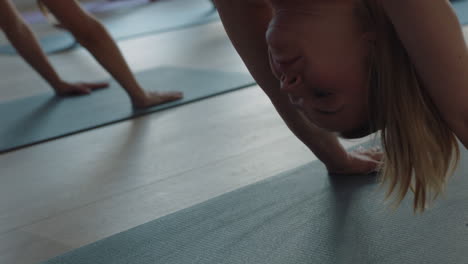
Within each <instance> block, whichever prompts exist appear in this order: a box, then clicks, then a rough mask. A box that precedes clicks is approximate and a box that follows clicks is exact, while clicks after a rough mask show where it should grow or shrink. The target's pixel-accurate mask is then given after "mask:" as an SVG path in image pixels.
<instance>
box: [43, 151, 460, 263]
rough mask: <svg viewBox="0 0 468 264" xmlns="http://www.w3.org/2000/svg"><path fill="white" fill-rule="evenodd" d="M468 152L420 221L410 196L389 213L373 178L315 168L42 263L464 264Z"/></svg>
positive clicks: (316, 165) (314, 165)
mask: <svg viewBox="0 0 468 264" xmlns="http://www.w3.org/2000/svg"><path fill="white" fill-rule="evenodd" d="M278 151H281V150H278ZM467 154H468V153H467V151H466V150H465V151H463V154H462V155H463V156H462V161H461V163H460V167H459V169H458V171H457V173H456V175H455V176H453V177H452V178H451V180H450V182H449V184H448V188H447V194H446V198H439V200H438V201H437V202H436V203H435V204H434V205H433V207H432V208H431V209H430V210H428V211H426V212H425V213H424V214H422V215H414V214H413V212H412V208H411V198H412V197H411V195H410V196H409V197H407V199H405V200H404V201H403V203H402V205H401V206H400V207H399V208H398V209H397V210H396V211H392V210H390V209H388V205H387V204H384V203H383V198H384V195H383V190H381V189H379V185H378V184H377V179H376V176H375V175H367V176H364V175H343V176H336V175H330V176H329V175H327V173H326V171H325V169H324V166H323V165H322V164H321V163H320V162H312V163H310V164H307V165H305V166H303V167H300V168H297V169H294V170H291V171H288V172H286V173H282V174H280V175H277V176H274V177H272V178H270V179H267V180H264V181H261V182H259V183H256V184H252V185H250V186H247V187H244V188H241V189H238V190H236V191H233V192H231V193H227V194H224V195H222V196H219V197H217V198H213V199H211V200H208V201H206V202H204V203H201V204H198V205H195V206H193V207H191V208H188V209H184V210H181V211H178V212H176V213H173V214H170V215H168V216H165V217H162V218H159V219H156V220H154V221H151V222H149V223H146V224H143V225H141V226H138V227H135V228H133V229H130V230H127V231H124V232H122V233H119V234H116V235H114V236H111V237H108V238H106V239H103V240H100V241H98V242H95V243H93V244H90V245H87V246H84V247H82V248H79V249H77V250H73V251H70V252H68V253H66V254H64V255H62V256H58V257H56V258H53V259H51V260H49V261H46V262H44V263H43V264H59V263H60V264H88V263H93V264H109V263H112V264H123V263H131V264H153V263H164V264H185V263H203V264H223V263H226V264H228V263H229V264H245V263H255V264H263V263H264V264H296V263H297V264H308V263H310V264H317V263H320V264H349V263H372V264H395V263H404V264H413V263H414V264H416V263H418V264H422V263H424V264H440V263H447V264H448V263H450V264H465V263H468V192H467V190H468V175H466V174H467V172H468V157H467ZM121 217H126V216H125V215H122V216H121Z"/></svg>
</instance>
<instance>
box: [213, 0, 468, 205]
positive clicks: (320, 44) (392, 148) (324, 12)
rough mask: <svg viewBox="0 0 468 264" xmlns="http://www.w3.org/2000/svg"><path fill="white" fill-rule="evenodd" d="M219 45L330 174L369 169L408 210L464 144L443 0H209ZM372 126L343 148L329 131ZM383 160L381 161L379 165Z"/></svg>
mask: <svg viewBox="0 0 468 264" xmlns="http://www.w3.org/2000/svg"><path fill="white" fill-rule="evenodd" d="M215 4H216V5H217V8H218V11H219V13H220V15H221V19H222V21H223V24H224V26H225V28H226V31H227V33H228V35H229V37H230V38H231V41H232V43H233V45H234V46H235V48H236V49H237V51H238V52H239V54H240V55H241V57H242V58H243V60H244V62H245V64H246V65H247V67H248V68H249V70H250V72H251V73H252V75H253V76H254V78H255V79H256V80H257V82H258V84H259V85H260V87H261V88H262V89H263V90H264V91H265V93H266V94H267V95H268V96H269V98H270V99H271V101H272V103H273V105H274V106H275V108H276V109H277V111H278V113H279V114H280V115H281V117H282V118H283V120H284V121H285V122H286V124H287V125H288V126H289V128H290V129H291V130H292V131H293V132H294V133H295V134H296V136H297V137H298V138H299V139H301V140H302V142H303V143H304V144H306V145H307V146H308V147H309V148H310V150H311V151H312V152H313V153H315V154H316V156H317V157H318V158H319V159H320V160H321V161H322V162H323V163H324V164H325V165H326V166H327V168H328V170H329V172H333V173H346V174H348V173H349V174H354V173H368V172H371V171H375V170H381V179H382V181H383V182H384V183H388V184H389V189H388V193H387V195H391V194H395V195H396V196H395V198H396V199H395V201H396V202H400V201H401V200H402V199H403V198H404V196H405V195H406V194H407V192H408V191H409V190H411V191H412V192H413V193H414V208H415V210H424V208H425V206H426V204H427V201H429V199H428V198H435V197H436V196H437V195H438V194H440V193H441V192H442V191H443V187H444V183H445V182H446V178H447V177H448V176H449V175H450V174H451V173H452V169H453V168H455V164H456V162H457V161H458V156H459V149H458V143H457V140H456V138H457V137H458V139H459V140H460V141H461V142H462V143H463V145H464V146H465V148H466V147H468V53H467V47H466V43H465V40H464V38H463V34H462V30H461V26H460V24H459V22H458V20H457V18H456V16H455V14H454V12H453V10H452V8H451V6H450V3H449V1H448V0H431V1H427V0H411V1H408V0H288V1H285V0H239V1H231V0H216V1H215ZM377 130H380V131H381V137H382V141H381V142H382V151H380V150H379V149H377V148H374V149H367V150H359V151H354V152H347V151H346V150H345V149H344V148H343V147H342V146H341V145H340V143H339V141H338V139H337V136H336V135H337V134H338V135H339V136H342V137H345V138H356V137H361V136H365V135H368V134H370V133H372V132H375V131H377ZM382 162H383V164H382Z"/></svg>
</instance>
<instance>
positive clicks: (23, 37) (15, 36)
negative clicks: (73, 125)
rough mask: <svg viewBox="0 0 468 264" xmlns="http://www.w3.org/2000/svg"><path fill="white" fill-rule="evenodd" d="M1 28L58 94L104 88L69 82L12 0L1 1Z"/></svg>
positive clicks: (86, 92) (87, 91) (92, 84)
mask: <svg viewBox="0 0 468 264" xmlns="http://www.w3.org/2000/svg"><path fill="white" fill-rule="evenodd" d="M0 12H1V15H0V28H1V29H2V30H3V31H4V32H5V35H6V36H7V38H8V40H9V41H10V42H11V44H12V45H13V46H14V47H15V48H16V50H17V52H18V53H19V54H20V55H21V56H22V57H23V58H24V59H25V60H26V62H27V63H28V64H29V65H31V66H32V67H33V68H34V69H35V70H36V71H37V72H38V73H39V74H40V75H41V76H42V78H44V79H45V80H46V81H47V82H48V83H49V84H50V86H52V87H53V88H54V90H55V92H56V93H57V94H58V95H67V94H88V93H90V92H91V90H93V89H98V88H104V87H106V86H107V84H106V83H68V82H65V81H63V80H62V79H61V78H60V77H59V76H58V74H57V72H56V71H55V70H54V68H53V67H52V65H51V64H50V62H49V60H48V59H47V57H46V55H45V54H44V52H43V51H42V49H41V47H40V46H39V43H38V41H37V39H36V37H35V36H34V34H33V32H32V31H31V29H30V28H29V27H28V25H26V23H25V22H24V20H23V18H22V17H21V16H20V14H18V12H17V11H16V9H15V7H14V6H13V4H12V3H11V1H9V0H6V1H0Z"/></svg>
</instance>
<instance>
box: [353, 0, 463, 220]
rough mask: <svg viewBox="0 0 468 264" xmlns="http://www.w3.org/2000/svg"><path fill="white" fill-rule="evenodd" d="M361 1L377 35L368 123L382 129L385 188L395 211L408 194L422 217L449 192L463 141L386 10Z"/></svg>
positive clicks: (364, 18) (360, 12)
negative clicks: (433, 96)
mask: <svg viewBox="0 0 468 264" xmlns="http://www.w3.org/2000/svg"><path fill="white" fill-rule="evenodd" d="M377 2H378V1H375V0H358V5H357V6H358V8H357V13H358V16H359V18H360V19H361V21H362V22H363V29H364V30H366V31H370V32H372V33H373V34H374V33H375V42H374V43H372V44H371V45H370V46H371V48H370V54H369V57H368V63H369V69H370V70H369V109H370V111H369V112H370V116H369V120H370V123H371V125H372V126H373V129H374V130H381V142H382V148H383V152H384V160H383V161H384V163H383V167H382V169H381V173H380V179H381V182H382V186H383V185H384V184H389V186H388V191H387V194H386V198H387V199H388V198H389V197H391V196H392V194H395V201H394V203H393V205H394V206H397V205H399V204H400V203H401V201H402V200H403V198H404V197H405V196H406V194H407V193H408V191H409V190H411V191H412V192H413V194H414V200H413V208H414V211H415V212H417V211H419V212H422V211H424V209H425V208H426V206H427V204H428V202H429V199H431V198H432V199H431V201H433V200H434V199H435V198H437V196H438V195H439V194H441V193H443V191H444V187H445V183H446V180H447V178H448V177H449V176H450V175H451V174H453V172H454V170H455V168H456V166H457V163H458V160H459V156H460V151H459V148H458V142H457V139H456V137H455V135H454V134H453V132H452V131H451V130H450V128H449V127H448V125H447V124H446V122H445V121H444V119H443V118H442V117H441V115H440V113H439V111H438V110H437V107H436V106H435V104H434V102H433V101H432V99H431V97H430V96H429V94H428V92H427V90H426V89H425V88H424V85H423V83H422V82H421V81H420V80H419V77H418V75H417V72H416V70H415V67H414V65H413V63H412V62H411V59H410V57H409V55H408V54H407V52H406V50H405V48H404V46H403V44H402V42H401V41H400V39H399V37H398V34H397V33H396V31H395V29H394V27H393V25H392V23H391V21H390V20H389V18H388V17H387V15H386V14H385V12H384V10H383V8H382V6H380V4H378V3H377Z"/></svg>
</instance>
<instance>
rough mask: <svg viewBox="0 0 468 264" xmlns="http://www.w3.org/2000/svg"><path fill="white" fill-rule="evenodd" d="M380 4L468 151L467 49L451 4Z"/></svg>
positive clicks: (408, 0) (420, 0)
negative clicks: (415, 15)
mask: <svg viewBox="0 0 468 264" xmlns="http://www.w3.org/2000/svg"><path fill="white" fill-rule="evenodd" d="M380 1H381V3H382V5H383V7H384V9H385V12H386V13H387V15H388V16H389V18H390V20H391V21H392V23H393V24H394V26H395V29H396V31H397V33H398V35H399V36H400V39H401V40H402V42H403V44H404V46H405V48H406V49H407V52H408V54H409V55H410V57H411V60H412V61H413V63H414V64H415V66H416V70H417V72H418V74H419V76H420V78H421V79H422V81H423V83H424V86H425V87H426V88H427V89H428V92H429V94H430V95H431V98H432V100H433V101H434V103H435V104H436V105H437V107H438V109H439V111H440V112H441V114H442V116H443V118H444V119H445V120H446V122H447V123H448V125H449V126H450V128H451V129H452V131H453V132H454V133H455V135H457V137H458V138H459V139H460V141H461V142H462V143H463V144H464V146H465V148H468V49H467V46H466V43H465V39H464V38H463V32H462V28H461V25H460V23H459V21H458V19H457V17H456V15H455V12H454V11H453V9H452V7H451V4H450V2H449V1H448V0H430V1H427V0H380ZM414 14H418V16H417V19H415V17H414Z"/></svg>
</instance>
